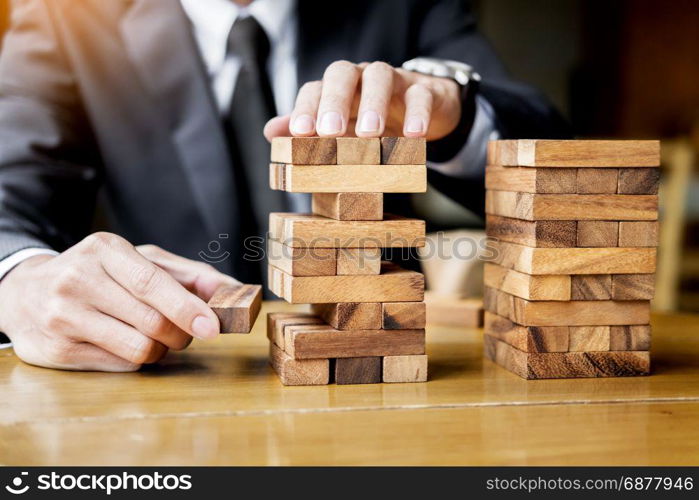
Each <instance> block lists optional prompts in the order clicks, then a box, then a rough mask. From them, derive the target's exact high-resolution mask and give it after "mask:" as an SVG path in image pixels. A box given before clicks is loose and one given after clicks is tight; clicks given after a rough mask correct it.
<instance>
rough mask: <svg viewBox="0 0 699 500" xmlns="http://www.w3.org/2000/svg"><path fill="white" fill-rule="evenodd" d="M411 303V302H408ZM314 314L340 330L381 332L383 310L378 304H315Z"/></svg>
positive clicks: (313, 307)
mask: <svg viewBox="0 0 699 500" xmlns="http://www.w3.org/2000/svg"><path fill="white" fill-rule="evenodd" d="M408 303H409V302H408ZM311 309H312V311H313V314H316V315H318V316H320V317H321V318H323V320H324V321H325V322H326V323H328V324H329V325H331V326H332V327H333V328H336V329H338V330H380V329H381V328H382V326H381V323H382V310H381V304H380V303H378V302H340V303H336V304H313V306H312V308H311Z"/></svg>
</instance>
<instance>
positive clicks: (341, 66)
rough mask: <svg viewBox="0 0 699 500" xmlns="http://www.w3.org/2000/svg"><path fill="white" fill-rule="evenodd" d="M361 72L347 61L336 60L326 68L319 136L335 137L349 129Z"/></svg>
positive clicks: (318, 122)
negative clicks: (348, 125)
mask: <svg viewBox="0 0 699 500" xmlns="http://www.w3.org/2000/svg"><path fill="white" fill-rule="evenodd" d="M360 74H361V70H360V69H359V67H357V66H356V65H355V64H352V63H350V62H347V61H337V62H334V63H332V64H331V65H330V66H328V69H326V70H325V74H324V75H323V86H322V90H321V96H320V102H319V104H318V118H317V124H316V131H317V132H318V135H319V136H325V137H335V136H340V135H344V134H345V132H346V131H347V124H348V123H349V120H350V109H351V107H352V101H353V100H354V96H355V93H356V91H357V84H358V83H359V77H360Z"/></svg>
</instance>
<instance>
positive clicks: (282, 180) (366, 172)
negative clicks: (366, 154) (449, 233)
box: [269, 163, 427, 193]
mask: <svg viewBox="0 0 699 500" xmlns="http://www.w3.org/2000/svg"><path fill="white" fill-rule="evenodd" d="M269 172H270V188H272V189H276V190H279V191H287V192H289V193H424V192H425V191H426V190H427V167H426V166H425V165H288V164H281V165H280V164H276V163H272V164H270V166H269Z"/></svg>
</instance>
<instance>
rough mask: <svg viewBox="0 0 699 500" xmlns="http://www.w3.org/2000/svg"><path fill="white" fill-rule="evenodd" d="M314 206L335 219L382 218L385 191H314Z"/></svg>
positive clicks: (319, 211)
mask: <svg viewBox="0 0 699 500" xmlns="http://www.w3.org/2000/svg"><path fill="white" fill-rule="evenodd" d="M312 207H313V208H312V211H313V213H314V214H317V215H322V216H324V217H330V218H331V219H335V220H382V219H383V193H314V194H313V198H312Z"/></svg>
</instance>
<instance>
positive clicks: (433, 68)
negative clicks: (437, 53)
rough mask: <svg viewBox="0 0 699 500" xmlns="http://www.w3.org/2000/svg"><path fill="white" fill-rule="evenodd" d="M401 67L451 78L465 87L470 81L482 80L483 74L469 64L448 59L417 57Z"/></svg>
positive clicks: (424, 73)
mask: <svg viewBox="0 0 699 500" xmlns="http://www.w3.org/2000/svg"><path fill="white" fill-rule="evenodd" d="M401 67H402V68H403V69H404V70H407V71H414V72H415V73H421V74H423V75H430V76H438V77H442V78H451V79H452V80H455V81H456V82H457V83H458V84H459V85H462V86H464V87H465V86H466V85H468V84H469V82H472V81H475V82H480V80H481V75H479V74H478V73H476V72H475V71H474V70H473V68H472V67H471V66H469V65H468V64H466V63H462V62H458V61H449V60H447V59H436V58H434V57H416V58H415V59H410V60H409V61H405V62H404V63H403V65H402V66H401Z"/></svg>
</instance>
